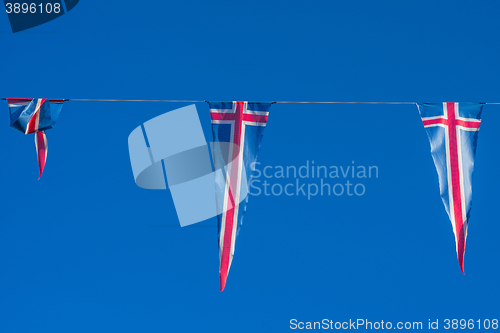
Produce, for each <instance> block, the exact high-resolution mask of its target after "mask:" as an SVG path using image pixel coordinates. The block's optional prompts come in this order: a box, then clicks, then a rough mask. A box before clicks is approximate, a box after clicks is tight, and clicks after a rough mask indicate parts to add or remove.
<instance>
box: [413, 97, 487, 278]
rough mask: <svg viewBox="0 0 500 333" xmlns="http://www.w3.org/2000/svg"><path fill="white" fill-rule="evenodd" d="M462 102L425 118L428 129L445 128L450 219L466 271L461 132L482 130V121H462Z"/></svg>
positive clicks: (458, 254) (458, 251) (461, 265)
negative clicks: (460, 105) (435, 115)
mask: <svg viewBox="0 0 500 333" xmlns="http://www.w3.org/2000/svg"><path fill="white" fill-rule="evenodd" d="M458 107H459V106H458V103H443V113H444V115H443V116H439V117H426V118H422V121H423V123H424V127H433V126H439V127H443V128H444V129H445V132H446V133H445V139H446V151H447V152H446V164H447V173H448V174H447V176H448V192H449V202H450V209H449V210H450V212H449V214H450V220H451V223H452V225H453V232H454V233H455V242H456V248H457V256H458V262H459V264H460V268H461V269H462V273H463V272H464V266H463V264H464V255H465V240H466V238H467V216H466V211H465V209H466V207H465V197H464V185H463V174H462V170H463V168H462V145H461V141H460V130H466V131H478V130H479V127H480V125H481V120H478V119H470V118H462V117H460V116H459V113H458Z"/></svg>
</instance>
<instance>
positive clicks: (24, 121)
mask: <svg viewBox="0 0 500 333" xmlns="http://www.w3.org/2000/svg"><path fill="white" fill-rule="evenodd" d="M7 102H8V103H9V110H10V127H12V128H14V129H16V130H18V131H20V132H22V133H24V134H31V133H36V132H39V131H45V130H48V129H51V128H53V127H54V126H55V124H56V121H57V118H58V117H59V113H60V112H61V109H62V106H63V102H64V100H63V99H50V100H49V99H47V98H34V99H29V98H8V99H7Z"/></svg>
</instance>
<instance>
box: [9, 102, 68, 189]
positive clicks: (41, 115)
mask: <svg viewBox="0 0 500 333" xmlns="http://www.w3.org/2000/svg"><path fill="white" fill-rule="evenodd" d="M7 102H8V103H9V110H10V127H12V128H14V129H16V130H18V131H20V132H22V133H24V134H32V133H35V146H36V152H37V158H38V168H39V170H40V177H42V173H43V169H44V168H45V162H46V160H47V149H48V146H47V136H46V135H45V130H48V129H51V128H53V127H54V126H55V124H56V121H57V118H58V117H59V113H60V112H61V109H62V105H63V102H64V100H63V99H47V98H33V99H31V98H7ZM40 177H39V178H38V179H40Z"/></svg>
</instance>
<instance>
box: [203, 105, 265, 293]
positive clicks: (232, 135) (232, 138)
mask: <svg viewBox="0 0 500 333" xmlns="http://www.w3.org/2000/svg"><path fill="white" fill-rule="evenodd" d="M209 104H210V117H211V119H212V133H213V141H214V147H213V149H212V156H213V161H214V167H215V170H220V169H223V170H224V172H219V173H216V176H215V177H216V179H215V182H216V200H217V213H218V215H217V226H218V240H219V259H220V270H219V274H220V290H221V291H223V290H224V287H225V285H226V280H227V275H228V273H229V268H230V267H231V262H232V260H233V255H234V246H235V240H236V235H237V233H238V230H239V226H240V225H241V222H242V219H243V215H244V214H245V210H246V206H247V203H248V197H246V200H244V201H242V202H240V200H239V199H240V196H242V195H246V193H248V188H247V186H248V184H250V179H251V176H252V174H251V170H252V164H253V163H254V162H255V161H256V160H257V155H258V153H259V148H260V143H261V141H262V136H263V133H264V129H265V126H266V123H267V118H268V115H269V108H270V107H271V104H272V103H249V102H223V103H209ZM224 143H225V144H226V145H224ZM228 144H229V145H228ZM223 147H229V149H224V148H223ZM229 162H230V163H229ZM226 165H227V168H225V166H226ZM238 203H239V204H238Z"/></svg>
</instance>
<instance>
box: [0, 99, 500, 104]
mask: <svg viewBox="0 0 500 333" xmlns="http://www.w3.org/2000/svg"><path fill="white" fill-rule="evenodd" d="M0 100H2V101H5V100H7V98H0ZM64 101H65V102H66V101H72V102H149V103H208V101H206V100H203V101H202V100H184V99H100V98H93V99H81V98H67V99H65V100H64ZM270 103H273V104H386V105H416V104H417V103H416V102H339V101H330V102H315V101H276V102H270ZM480 104H489V105H500V102H498V103H496V102H495V103H480Z"/></svg>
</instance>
